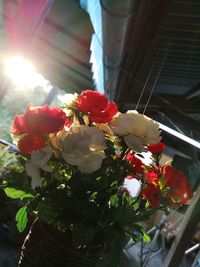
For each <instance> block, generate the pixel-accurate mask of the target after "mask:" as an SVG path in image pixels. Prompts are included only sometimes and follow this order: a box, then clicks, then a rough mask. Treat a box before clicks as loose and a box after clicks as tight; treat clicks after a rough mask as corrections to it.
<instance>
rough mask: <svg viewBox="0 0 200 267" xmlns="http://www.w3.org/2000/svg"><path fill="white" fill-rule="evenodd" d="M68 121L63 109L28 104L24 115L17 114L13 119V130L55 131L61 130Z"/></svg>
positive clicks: (15, 132)
mask: <svg viewBox="0 0 200 267" xmlns="http://www.w3.org/2000/svg"><path fill="white" fill-rule="evenodd" d="M65 121H66V114H65V112H64V111H63V110H62V109H59V108H56V107H52V108H51V107H48V105H45V106H43V107H40V108H34V107H30V106H28V107H27V108H26V112H25V114H24V115H17V116H16V117H15V119H14V121H13V125H12V129H11V132H12V133H13V134H22V133H31V134H33V133H42V134H48V133H55V132H57V131H59V130H61V129H62V128H63V126H64V124H65Z"/></svg>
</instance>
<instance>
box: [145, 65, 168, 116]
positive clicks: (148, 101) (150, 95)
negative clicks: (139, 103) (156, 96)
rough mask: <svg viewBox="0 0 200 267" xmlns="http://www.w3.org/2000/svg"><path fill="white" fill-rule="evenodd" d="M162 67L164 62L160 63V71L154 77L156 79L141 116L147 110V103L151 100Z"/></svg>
mask: <svg viewBox="0 0 200 267" xmlns="http://www.w3.org/2000/svg"><path fill="white" fill-rule="evenodd" d="M163 66H164V62H163V63H162V65H161V67H160V70H159V72H158V74H157V76H156V79H155V81H154V84H153V87H152V89H151V92H150V95H149V97H148V99H147V102H146V105H145V107H144V110H143V113H142V114H145V112H146V110H147V107H148V104H149V101H150V99H151V97H152V95H153V92H154V90H155V87H156V84H157V81H158V78H159V77H160V73H161V71H162V69H163Z"/></svg>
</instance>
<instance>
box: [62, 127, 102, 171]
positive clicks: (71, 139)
mask: <svg viewBox="0 0 200 267" xmlns="http://www.w3.org/2000/svg"><path fill="white" fill-rule="evenodd" d="M59 144H60V147H61V151H62V155H63V158H64V160H65V161H66V162H67V163H69V164H71V165H75V166H77V167H78V168H79V169H80V170H81V171H82V172H86V173H91V172H94V171H96V170H98V169H99V168H100V167H101V164H102V161H103V158H105V153H104V150H105V149H106V143H105V136H104V134H103V133H102V131H101V130H99V129H98V128H96V127H89V126H86V125H73V126H71V128H70V129H69V131H68V133H67V135H65V136H64V137H63V138H62V139H60V140H59Z"/></svg>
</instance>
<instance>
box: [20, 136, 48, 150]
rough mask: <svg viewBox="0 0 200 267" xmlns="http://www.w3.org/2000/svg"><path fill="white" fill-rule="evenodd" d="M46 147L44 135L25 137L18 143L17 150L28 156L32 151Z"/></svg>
mask: <svg viewBox="0 0 200 267" xmlns="http://www.w3.org/2000/svg"><path fill="white" fill-rule="evenodd" d="M45 146H46V139H45V136H44V135H32V134H27V135H25V136H24V137H23V138H22V139H20V141H19V142H18V147H19V150H20V151H21V152H22V153H24V154H26V155H30V154H31V153H32V152H33V151H34V150H40V149H41V148H43V147H45Z"/></svg>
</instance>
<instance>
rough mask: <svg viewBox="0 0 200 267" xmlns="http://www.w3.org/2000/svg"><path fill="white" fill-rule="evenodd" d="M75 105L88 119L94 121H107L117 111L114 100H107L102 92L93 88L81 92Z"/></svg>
mask: <svg viewBox="0 0 200 267" xmlns="http://www.w3.org/2000/svg"><path fill="white" fill-rule="evenodd" d="M76 107H77V109H78V110H80V111H82V112H85V113H87V114H88V117H89V119H90V120H91V121H92V122H96V123H106V122H109V121H111V120H112V117H113V116H114V115H115V114H116V113H117V112H118V109H117V106H116V104H115V103H114V102H109V101H108V99H107V98H106V97H105V96H104V95H103V94H101V93H99V92H97V91H93V90H86V91H84V92H82V93H81V94H80V95H79V97H78V101H77V103H76Z"/></svg>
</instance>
